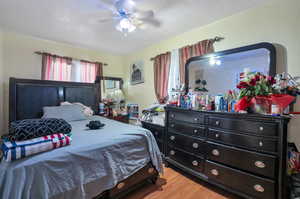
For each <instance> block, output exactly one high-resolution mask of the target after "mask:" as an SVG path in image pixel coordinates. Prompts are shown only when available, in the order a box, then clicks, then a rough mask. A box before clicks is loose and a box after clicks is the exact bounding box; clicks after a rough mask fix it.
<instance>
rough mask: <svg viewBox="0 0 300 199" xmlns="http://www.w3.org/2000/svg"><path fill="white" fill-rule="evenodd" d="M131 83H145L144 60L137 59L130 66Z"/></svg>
mask: <svg viewBox="0 0 300 199" xmlns="http://www.w3.org/2000/svg"><path fill="white" fill-rule="evenodd" d="M130 83H131V85H135V84H141V83H144V62H143V61H137V62H134V63H133V64H132V65H131V66H130Z"/></svg>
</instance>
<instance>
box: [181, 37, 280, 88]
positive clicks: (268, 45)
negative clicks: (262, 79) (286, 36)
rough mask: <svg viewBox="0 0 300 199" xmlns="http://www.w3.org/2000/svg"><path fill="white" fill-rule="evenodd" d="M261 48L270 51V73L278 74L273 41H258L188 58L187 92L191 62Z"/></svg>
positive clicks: (186, 70) (186, 65)
mask: <svg viewBox="0 0 300 199" xmlns="http://www.w3.org/2000/svg"><path fill="white" fill-rule="evenodd" d="M260 48H265V49H267V50H268V51H269V52H270V64H269V68H270V70H269V75H270V76H275V75H276V48H275V46H274V45H273V44H271V43H268V42H262V43H257V44H253V45H249V46H243V47H239V48H233V49H229V50H224V51H218V52H214V53H210V54H206V55H203V56H196V57H191V58H190V59H188V60H187V62H186V64H185V86H186V88H185V90H186V93H188V92H189V69H188V66H189V64H190V63H191V62H194V61H199V60H203V59H209V58H210V57H212V56H214V57H217V56H224V55H228V54H234V53H239V52H244V51H249V50H255V49H260Z"/></svg>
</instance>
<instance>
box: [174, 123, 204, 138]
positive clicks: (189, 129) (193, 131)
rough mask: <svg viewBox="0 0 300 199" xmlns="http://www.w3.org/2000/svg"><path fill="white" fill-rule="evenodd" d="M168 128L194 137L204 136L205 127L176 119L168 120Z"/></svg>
mask: <svg viewBox="0 0 300 199" xmlns="http://www.w3.org/2000/svg"><path fill="white" fill-rule="evenodd" d="M169 130H170V131H173V132H178V133H182V134H186V135H190V136H195V137H206V133H205V128H204V127H201V126H199V125H198V126H196V125H191V124H190V125H189V124H186V123H185V124H183V123H180V122H177V121H170V122H169Z"/></svg>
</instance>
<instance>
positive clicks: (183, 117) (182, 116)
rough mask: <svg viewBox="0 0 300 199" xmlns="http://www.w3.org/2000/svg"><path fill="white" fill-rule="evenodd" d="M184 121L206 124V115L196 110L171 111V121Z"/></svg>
mask: <svg viewBox="0 0 300 199" xmlns="http://www.w3.org/2000/svg"><path fill="white" fill-rule="evenodd" d="M174 120H178V121H182V122H188V123H194V124H204V116H203V115H202V114H200V113H194V112H176V111H172V112H169V121H174Z"/></svg>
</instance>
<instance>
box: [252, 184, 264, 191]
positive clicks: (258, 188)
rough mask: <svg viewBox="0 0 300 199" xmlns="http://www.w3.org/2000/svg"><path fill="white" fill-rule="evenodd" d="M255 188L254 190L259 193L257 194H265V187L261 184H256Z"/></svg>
mask: <svg viewBox="0 0 300 199" xmlns="http://www.w3.org/2000/svg"><path fill="white" fill-rule="evenodd" d="M253 187H254V190H255V191H257V192H264V191H265V189H264V188H263V186H261V185H260V184H256V185H254V186H253Z"/></svg>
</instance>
